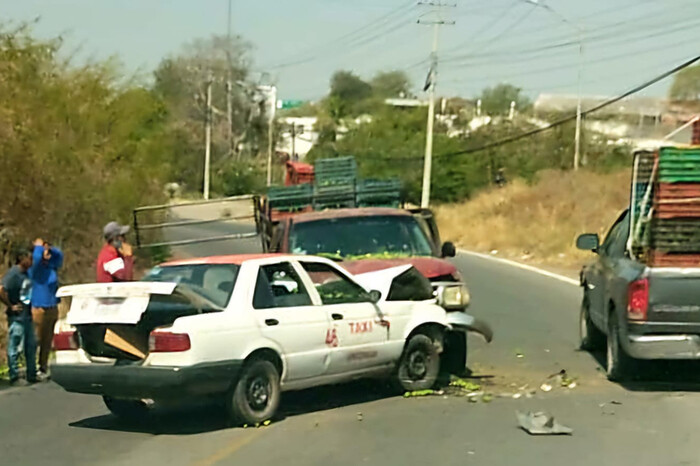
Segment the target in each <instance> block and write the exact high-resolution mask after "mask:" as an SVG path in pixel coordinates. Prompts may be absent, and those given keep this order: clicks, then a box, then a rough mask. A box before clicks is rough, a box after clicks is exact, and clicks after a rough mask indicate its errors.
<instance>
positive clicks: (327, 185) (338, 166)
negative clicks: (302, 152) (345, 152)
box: [313, 157, 357, 210]
mask: <svg viewBox="0 0 700 466" xmlns="http://www.w3.org/2000/svg"><path fill="white" fill-rule="evenodd" d="M356 181H357V162H356V161H355V157H337V158H332V159H320V160H318V161H316V163H315V164H314V196H313V204H314V210H323V209H338V208H347V207H355V183H356Z"/></svg>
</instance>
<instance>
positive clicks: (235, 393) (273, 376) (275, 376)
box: [227, 359, 280, 424]
mask: <svg viewBox="0 0 700 466" xmlns="http://www.w3.org/2000/svg"><path fill="white" fill-rule="evenodd" d="M279 403H280V376H279V373H278V372H277V368H276V367H275V365H274V364H272V363H271V362H270V361H266V360H264V359H254V360H253V361H251V362H249V363H247V364H246V365H245V366H244V367H243V371H242V372H241V376H240V378H239V379H238V383H236V385H235V386H234V387H233V388H232V390H231V392H230V393H229V396H228V397H227V408H228V409H227V411H228V414H229V417H230V418H231V419H232V420H234V421H237V422H241V423H243V424H257V423H260V422H264V421H267V420H269V419H270V418H272V416H274V415H275V412H277V407H278V406H279Z"/></svg>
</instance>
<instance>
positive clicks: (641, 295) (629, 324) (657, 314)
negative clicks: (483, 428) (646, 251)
mask: <svg viewBox="0 0 700 466" xmlns="http://www.w3.org/2000/svg"><path fill="white" fill-rule="evenodd" d="M629 236H630V215H629V212H628V211H627V210H626V211H624V212H623V213H622V215H620V217H619V218H618V219H617V221H616V222H615V223H614V224H613V226H612V228H611V229H610V231H609V232H608V234H607V236H606V238H605V240H604V241H603V243H602V244H600V240H599V238H598V235H597V234H585V235H581V236H579V237H578V239H577V242H576V245H577V247H578V248H579V249H582V250H590V251H593V252H594V253H596V254H597V255H598V257H597V258H596V259H595V261H593V262H591V263H590V264H588V265H586V266H584V267H583V269H582V271H581V286H582V287H583V301H582V303H581V313H580V336H581V337H580V346H581V349H585V350H597V349H602V348H603V347H604V346H607V375H608V378H609V379H610V380H618V381H619V380H623V379H624V378H625V377H627V376H630V375H632V374H633V373H634V372H635V369H637V364H639V360H649V359H700V268H688V267H684V268H678V267H663V268H655V267H648V266H647V265H645V264H644V263H642V262H641V261H640V260H639V259H638V258H637V257H635V254H634V253H633V252H632V251H631V249H630V248H629Z"/></svg>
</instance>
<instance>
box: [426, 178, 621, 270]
mask: <svg viewBox="0 0 700 466" xmlns="http://www.w3.org/2000/svg"><path fill="white" fill-rule="evenodd" d="M629 189H630V174H629V170H622V171H618V172H615V173H611V174H599V173H593V172H589V171H586V170H581V171H579V172H576V173H574V172H570V171H567V172H562V171H554V170H552V171H545V172H542V173H541V174H540V175H539V178H538V180H537V182H536V183H535V184H534V185H532V186H529V185H527V184H525V183H524V182H522V181H519V180H518V181H515V182H513V183H511V184H510V185H508V186H506V187H504V188H502V189H496V188H495V189H492V190H489V191H486V192H483V193H481V194H479V195H478V196H476V197H475V198H474V199H472V200H470V201H467V202H464V203H461V204H453V205H445V206H441V207H439V208H438V209H437V218H438V222H439V225H440V231H441V233H442V236H443V237H444V238H445V239H448V240H451V241H454V242H455V243H457V244H458V245H459V246H461V247H464V248H467V249H471V250H474V251H482V252H490V251H493V250H497V251H498V255H499V256H505V257H511V258H515V259H517V260H525V261H528V262H533V263H538V264H544V265H550V266H556V267H566V268H575V267H577V266H579V265H580V264H581V263H583V262H585V261H586V260H587V259H590V257H591V256H590V254H589V253H585V252H582V251H578V250H577V249H576V248H575V240H576V236H577V235H579V234H581V233H585V232H597V233H599V234H601V235H602V234H604V233H605V232H606V231H607V229H608V228H609V227H610V225H611V224H612V222H613V221H614V220H615V219H616V218H617V216H618V214H619V213H620V212H621V211H622V209H624V208H625V205H626V204H628V203H629Z"/></svg>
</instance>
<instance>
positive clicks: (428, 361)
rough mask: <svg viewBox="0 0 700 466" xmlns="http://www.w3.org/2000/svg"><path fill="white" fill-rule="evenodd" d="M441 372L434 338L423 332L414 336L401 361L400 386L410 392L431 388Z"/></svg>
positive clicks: (399, 370) (409, 341)
mask: <svg viewBox="0 0 700 466" xmlns="http://www.w3.org/2000/svg"><path fill="white" fill-rule="evenodd" d="M439 372H440V354H439V352H438V348H437V346H436V345H435V343H434V342H433V340H432V339H431V338H430V337H428V336H426V335H422V334H418V335H414V336H412V337H411V339H410V340H408V342H407V343H406V347H405V348H404V351H403V355H401V360H400V361H399V368H398V374H397V375H398V380H397V382H398V384H399V386H400V387H401V388H402V389H403V390H405V391H409V392H411V391H415V390H427V389H430V388H432V387H433V386H434V385H435V381H436V380H437V377H438V374H439Z"/></svg>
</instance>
